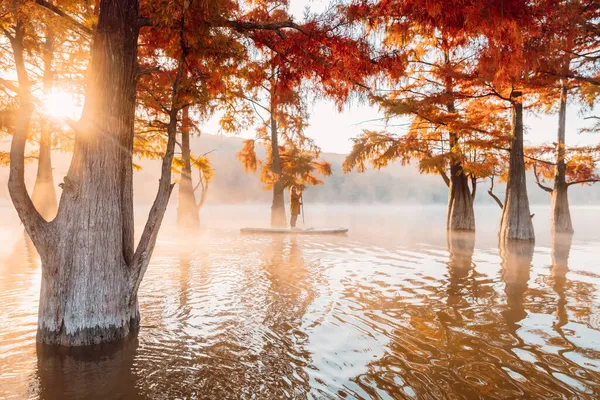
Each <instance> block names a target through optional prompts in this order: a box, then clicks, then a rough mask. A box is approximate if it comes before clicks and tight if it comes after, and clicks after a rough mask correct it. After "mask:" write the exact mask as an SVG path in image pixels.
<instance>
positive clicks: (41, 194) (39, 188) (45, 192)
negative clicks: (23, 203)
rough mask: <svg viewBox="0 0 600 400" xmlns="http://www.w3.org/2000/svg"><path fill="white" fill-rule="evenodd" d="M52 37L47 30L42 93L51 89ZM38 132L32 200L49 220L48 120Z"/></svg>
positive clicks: (52, 200)
mask: <svg viewBox="0 0 600 400" xmlns="http://www.w3.org/2000/svg"><path fill="white" fill-rule="evenodd" d="M53 42H54V39H53V36H52V32H51V31H48V34H47V35H46V40H45V42H44V79H43V81H44V93H45V94H48V93H50V91H51V89H52V80H53V77H52V60H53V58H54V45H53ZM40 123H41V132H40V151H39V156H38V170H37V176H36V179H35V185H34V186H33V194H32V200H33V204H34V205H35V208H36V209H37V210H38V212H39V213H40V215H41V216H42V217H43V218H44V219H45V220H46V221H50V220H52V219H54V217H55V216H56V212H57V210H58V202H57V200H56V189H55V188H54V177H53V176H52V132H51V131H50V127H49V125H48V122H47V121H45V120H43V119H42V121H41V122H40Z"/></svg>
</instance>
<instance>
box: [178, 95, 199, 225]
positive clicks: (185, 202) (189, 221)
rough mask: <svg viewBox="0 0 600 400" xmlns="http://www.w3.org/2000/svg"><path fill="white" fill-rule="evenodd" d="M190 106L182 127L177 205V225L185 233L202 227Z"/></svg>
mask: <svg viewBox="0 0 600 400" xmlns="http://www.w3.org/2000/svg"><path fill="white" fill-rule="evenodd" d="M189 126H190V125H189V114H188V108H187V107H186V108H184V109H183V124H182V129H181V158H182V160H183V169H182V171H181V180H180V181H179V205H178V207H177V225H178V226H179V227H181V228H182V229H183V231H184V233H186V234H187V233H196V232H198V229H199V228H200V218H199V209H198V206H197V205H196V196H195V195H194V186H193V184H192V163H191V150H190V130H189Z"/></svg>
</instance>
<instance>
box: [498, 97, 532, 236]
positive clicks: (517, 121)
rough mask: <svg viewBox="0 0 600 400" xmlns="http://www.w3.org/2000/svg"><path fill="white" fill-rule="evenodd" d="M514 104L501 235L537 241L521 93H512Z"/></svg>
mask: <svg viewBox="0 0 600 400" xmlns="http://www.w3.org/2000/svg"><path fill="white" fill-rule="evenodd" d="M511 100H512V104H513V135H512V140H511V141H512V145H511V149H510V161H509V167H508V182H507V185H506V201H505V204H504V208H503V209H502V222H501V224H500V237H501V239H502V240H530V241H534V240H535V233H534V231H533V223H532V222H531V213H530V212H529V199H528V197H527V182H526V179H525V161H524V159H523V157H524V153H523V103H522V94H521V92H516V91H515V92H513V93H512V94H511Z"/></svg>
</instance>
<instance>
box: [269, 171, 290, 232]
mask: <svg viewBox="0 0 600 400" xmlns="http://www.w3.org/2000/svg"><path fill="white" fill-rule="evenodd" d="M283 190H284V189H283V185H282V184H281V183H279V182H277V183H275V185H274V187H273V203H272V205H271V228H287V219H286V217H285V199H284V192H283Z"/></svg>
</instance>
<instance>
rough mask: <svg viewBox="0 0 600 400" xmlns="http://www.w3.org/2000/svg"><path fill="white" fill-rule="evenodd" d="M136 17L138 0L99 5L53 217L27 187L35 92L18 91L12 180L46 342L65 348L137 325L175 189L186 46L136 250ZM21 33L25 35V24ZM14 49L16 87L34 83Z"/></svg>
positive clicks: (108, 0)
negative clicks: (36, 260)
mask: <svg viewBox="0 0 600 400" xmlns="http://www.w3.org/2000/svg"><path fill="white" fill-rule="evenodd" d="M138 22H139V19H138V0H102V1H101V2H100V12H99V17H98V27H97V32H96V34H95V38H94V44H93V46H92V59H91V63H90V68H89V73H88V87H87V93H86V102H85V106H84V110H83V115H82V119H81V121H80V122H79V123H78V124H77V126H76V135H75V149H74V152H73V158H72V161H71V166H70V168H69V171H68V174H67V176H66V177H65V178H64V183H63V184H62V188H63V193H62V196H61V201H60V206H59V210H58V215H57V217H56V218H55V219H54V221H52V222H51V223H48V222H46V221H44V219H43V218H42V217H41V215H40V214H39V213H38V212H37V210H36V209H35V207H34V205H33V203H32V201H31V198H30V197H29V194H28V193H27V189H26V187H25V180H24V170H25V168H24V151H25V144H26V141H27V137H28V123H29V119H28V118H27V117H28V115H30V114H31V108H32V107H31V101H30V97H29V91H28V90H20V110H19V118H18V119H19V121H18V123H17V125H16V128H15V134H14V136H13V141H12V146H11V166H10V176H9V183H8V187H9V191H10V195H11V199H12V201H13V204H14V205H15V208H16V210H17V212H18V214H19V218H20V219H21V221H22V222H23V224H24V226H25V228H26V230H27V233H28V234H29V236H30V237H31V239H32V241H33V243H34V244H35V246H36V248H37V250H38V252H39V254H40V259H41V261H42V283H41V293H40V305H39V315H38V340H39V341H41V342H45V343H49V344H62V345H66V346H77V345H87V344H94V343H100V342H108V341H113V340H115V339H118V338H121V337H123V336H126V335H127V334H128V333H129V332H130V331H131V330H132V329H134V328H135V327H137V326H138V323H139V312H138V305H137V291H138V288H139V286H140V283H141V281H142V278H143V276H144V273H145V271H146V269H147V267H148V264H149V261H150V257H151V255H152V251H153V250H154V246H155V244H156V237H157V235H158V230H159V228H160V224H161V222H162V218H163V216H164V213H165V210H166V207H167V204H168V200H169V197H170V194H171V191H172V189H173V185H172V184H171V164H172V160H173V154H174V148H175V141H176V132H177V112H178V109H177V108H175V104H176V99H177V94H178V90H177V89H178V88H179V85H180V82H181V78H182V74H183V66H184V58H185V53H186V52H185V51H184V52H183V54H182V59H180V60H179V68H178V71H177V76H176V78H175V81H174V83H173V100H172V108H171V111H170V112H169V125H168V129H167V132H168V142H167V149H166V152H165V156H164V158H163V162H162V169H161V177H160V181H159V188H158V193H157V195H156V198H155V200H154V204H153V205H152V208H151V209H150V213H149V215H148V220H147V222H146V225H145V227H144V231H143V232H142V235H141V238H140V241H139V244H138V247H137V249H135V252H134V243H133V223H134V221H133V197H132V193H133V185H132V176H133V168H132V162H131V159H132V152H133V148H132V143H133V123H134V112H135V100H136V99H135V97H136V76H137V62H136V61H137V38H138V29H139V28H138V26H139V25H138ZM17 32H20V35H17V37H20V38H21V39H22V36H23V34H22V32H23V30H22V29H20V30H19V29H17ZM19 42H20V44H19ZM13 47H14V48H15V61H16V65H17V70H18V71H19V87H20V88H28V87H29V85H28V79H27V74H26V70H25V64H24V61H23V57H22V40H21V41H19V40H14V41H13ZM17 50H18V51H17Z"/></svg>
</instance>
